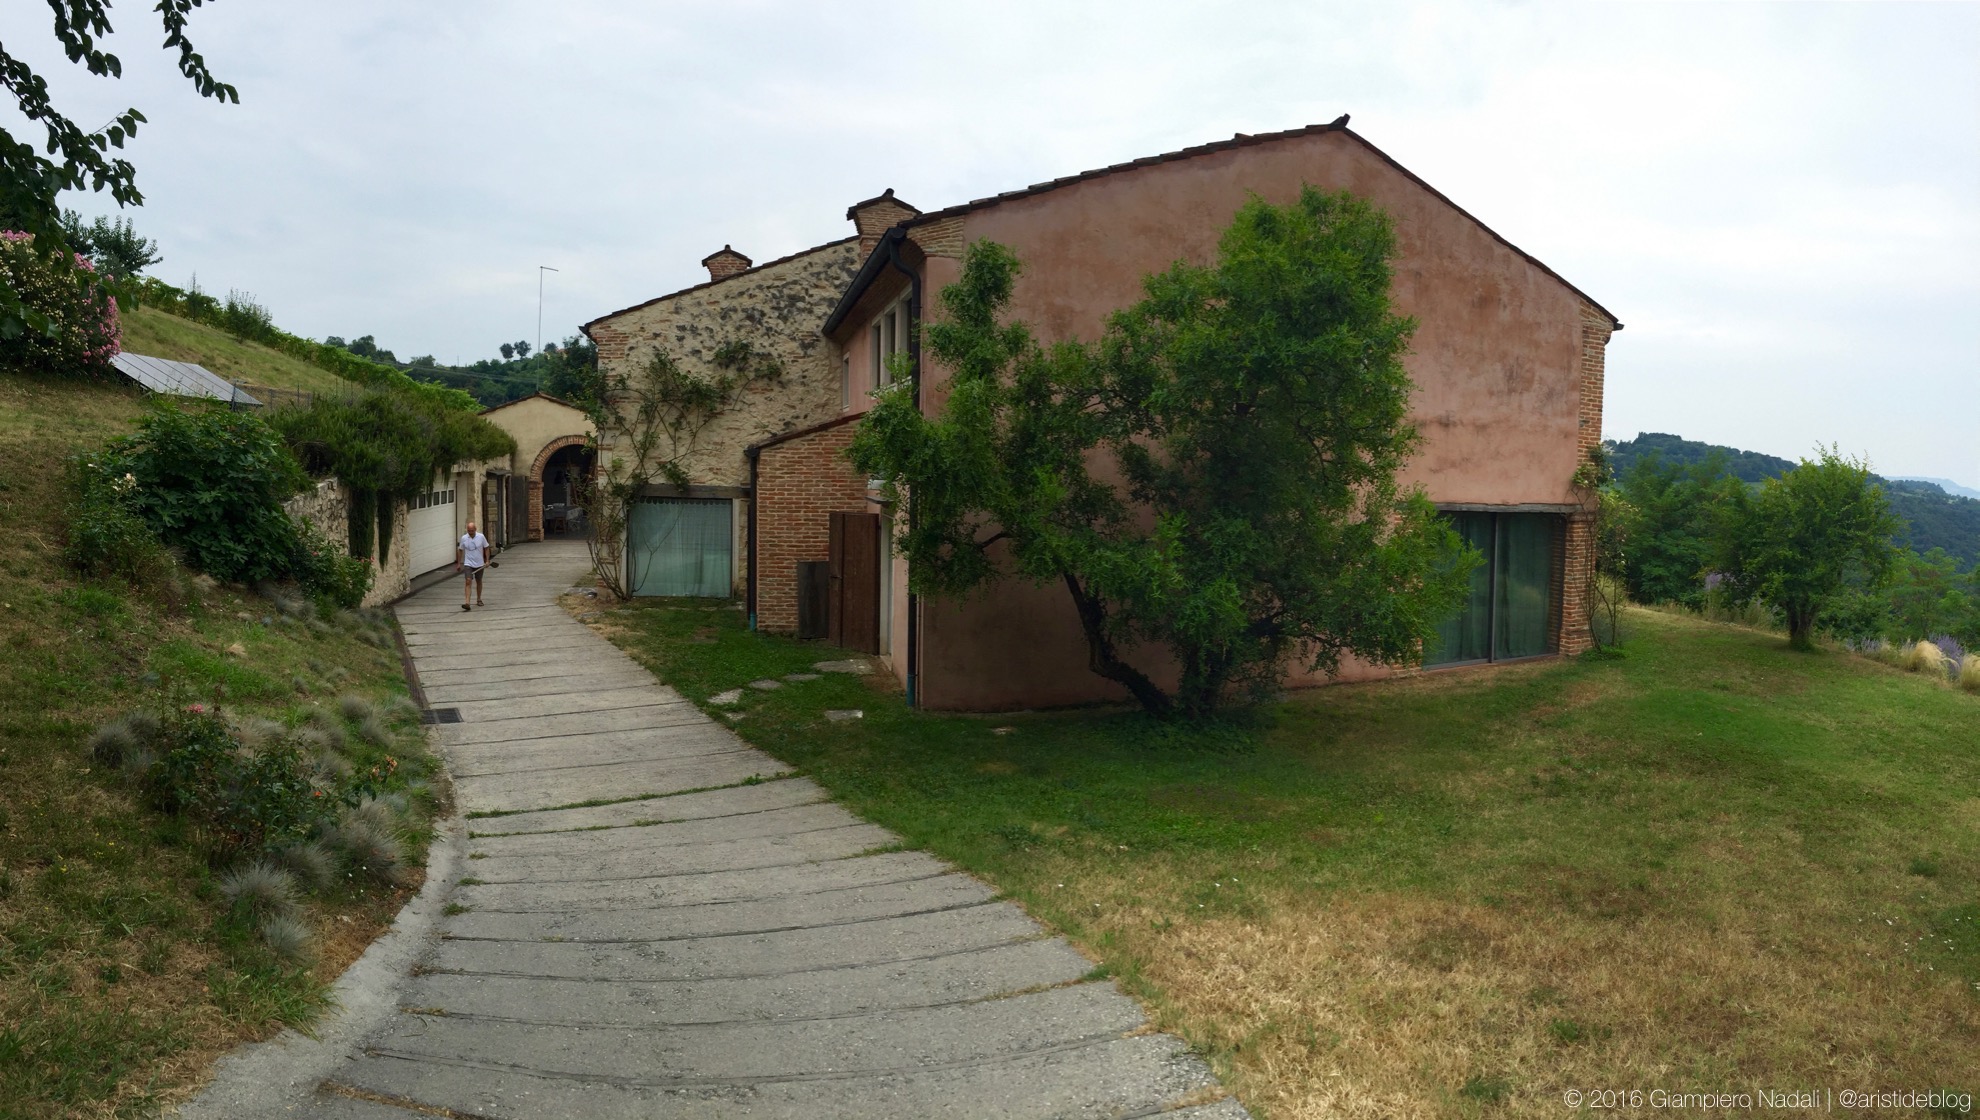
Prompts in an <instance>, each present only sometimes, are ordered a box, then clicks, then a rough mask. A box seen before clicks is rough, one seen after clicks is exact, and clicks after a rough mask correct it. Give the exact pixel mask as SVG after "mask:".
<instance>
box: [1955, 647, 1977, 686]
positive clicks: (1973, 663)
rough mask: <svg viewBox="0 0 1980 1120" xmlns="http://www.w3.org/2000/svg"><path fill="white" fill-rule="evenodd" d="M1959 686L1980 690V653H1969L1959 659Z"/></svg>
mask: <svg viewBox="0 0 1980 1120" xmlns="http://www.w3.org/2000/svg"><path fill="white" fill-rule="evenodd" d="M1959 687H1961V688H1963V689H1965V690H1966V691H1968V692H1980V653H1969V654H1967V655H1966V656H1965V657H1962V658H1960V659H1959Z"/></svg>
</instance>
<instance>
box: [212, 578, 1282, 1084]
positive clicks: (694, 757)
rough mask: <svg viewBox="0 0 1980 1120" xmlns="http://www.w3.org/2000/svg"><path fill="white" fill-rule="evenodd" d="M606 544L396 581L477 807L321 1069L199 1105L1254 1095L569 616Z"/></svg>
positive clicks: (462, 801) (1024, 921)
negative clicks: (480, 589) (478, 598)
mask: <svg viewBox="0 0 1980 1120" xmlns="http://www.w3.org/2000/svg"><path fill="white" fill-rule="evenodd" d="M586 566H587V562H586V555H585V552H584V549H583V546H582V545H581V544H569V543H554V544H539V545H530V546H528V547H526V548H517V549H512V550H510V551H509V552H507V553H505V554H504V556H503V565H502V567H501V568H500V569H499V570H498V571H496V572H494V573H491V574H490V576H489V579H488V583H487V595H488V603H489V605H488V607H487V608H486V609H481V610H475V611H462V610H460V609H459V599H458V598H457V597H456V596H458V595H459V593H460V588H459V587H458V586H457V584H456V583H454V582H452V581H449V582H444V583H441V584H438V585H436V586H434V587H432V588H429V589H427V590H426V591H423V592H421V593H419V594H417V595H415V596H414V597H413V598H411V599H409V600H408V601H406V602H405V603H403V604H401V605H400V606H399V607H398V608H397V614H398V617H399V619H400V625H401V628H402V630H403V632H404V634H405V637H406V646H407V649H408V651H409V652H410V654H411V657H412V660H413V663H414V665H415V667H416V669H417V671H418V673H419V675H420V677H421V680H422V682H423V686H424V689H425V691H426V694H427V700H428V703H429V704H430V705H432V706H435V707H447V708H454V709H457V710H458V711H459V713H460V715H461V722H460V723H451V724H440V725H437V726H436V727H435V728H434V729H433V730H434V734H433V738H434V740H435V742H436V744H437V746H438V748H439V750H440V753H441V754H442V756H443V758H444V759H445V760H446V762H447V764H448V769H449V771H450V773H451V775H452V776H453V779H454V789H455V799H456V801H457V803H458V804H459V806H460V808H461V810H462V812H463V813H464V814H465V815H466V819H465V820H464V821H462V822H460V823H459V824H457V825H455V826H454V829H455V834H458V835H461V836H462V838H461V839H460V840H458V841H456V844H457V846H456V847H454V848H452V849H450V851H451V852H453V853H454V856H455V858H454V859H453V862H452V865H451V870H448V869H440V870H437V871H436V874H438V875H439V876H440V878H439V879H436V881H435V883H434V884H432V885H431V890H430V892H429V893H435V900H434V901H433V902H431V903H429V904H428V908H429V910H430V909H431V908H433V907H434V906H437V901H438V899H439V898H445V899H446V900H447V902H448V905H447V906H446V907H445V913H444V915H441V916H437V917H432V919H431V920H432V928H431V930H430V931H428V932H423V933H422V932H419V931H418V930H414V931H411V933H410V936H412V937H414V938H416V939H418V940H417V941H416V942H415V944H414V948H413V950H412V951H410V952H408V951H406V949H405V948H404V946H403V945H402V946H401V947H400V948H399V952H400V953H401V955H402V956H404V957H405V958H406V960H407V961H408V962H416V965H410V966H408V967H402V968H400V969H399V970H398V971H396V972H392V971H390V970H380V969H374V970H373V971H374V972H377V973H379V976H380V978H379V979H375V980H373V981H372V982H371V991H370V992H369V995H368V997H367V998H359V999H354V1000H353V1002H354V1003H358V1004H369V1005H371V1006H374V1007H376V1008H377V1010H376V1011H374V1012H372V1013H371V1017H370V1018H368V1019H362V1020H358V1019H352V1018H351V1016H348V1015H346V1016H344V1019H351V1021H350V1022H344V1021H343V1020H341V1019H340V1020H339V1021H338V1022H337V1023H333V1024H329V1025H328V1026H327V1027H326V1029H324V1030H323V1031H322V1032H321V1035H322V1037H323V1038H324V1039H325V1040H326V1041H324V1042H321V1043H315V1044H312V1043H310V1042H309V1041H308V1040H300V1041H298V1040H294V1039H291V1040H288V1041H287V1043H286V1045H288V1046H290V1047H291V1051H290V1052H285V1055H284V1057H283V1062H284V1063H286V1064H285V1065H284V1066H283V1068H285V1069H308V1070H311V1071H313V1072H312V1073H311V1074H310V1075H309V1076H308V1077H297V1076H293V1075H290V1076H284V1077H278V1078H273V1079H267V1078H264V1079H263V1080H262V1081H260V1082H256V1081H252V1080H251V1079H246V1075H244V1074H241V1073H230V1072H229V1070H235V1071H239V1070H253V1069H256V1068H260V1067H258V1066H257V1065H256V1063H255V1062H253V1061H241V1062H234V1061H230V1062H229V1063H227V1064H226V1065H224V1066H223V1069H222V1072H221V1075H220V1077H219V1078H218V1079H216V1081H215V1083H214V1085H212V1086H211V1087H209V1089H208V1091H207V1093H206V1094H204V1095H202V1097H201V1098H200V1099H199V1100H198V1101H195V1102H193V1103H192V1104H191V1105H189V1106H187V1112H188V1113H191V1114H195V1115H216V1114H220V1112H224V1114H227V1115H242V1116H264V1115H265V1116H296V1117H311V1118H315V1120H412V1118H413V1117H417V1116H431V1115H445V1116H462V1117H467V1116H473V1117H487V1118H490V1120H521V1118H523V1117H539V1116H558V1117H577V1118H621V1117H623V1118H626V1120H631V1118H633V1117H639V1118H642V1120H643V1118H645V1117H650V1116H669V1117H673V1116H680V1117H709V1118H714V1117H741V1116H749V1117H769V1118H786V1117H788V1118H793V1120H794V1118H797V1117H806V1118H811V1117H826V1118H831V1117H844V1118H852V1117H859V1118H862V1120H864V1118H873V1117H930V1118H945V1117H954V1118H963V1117H968V1118H971V1120H975V1118H985V1117H992V1118H1004V1117H1009V1118H1020V1117H1024V1118H1034V1117H1035V1118H1045V1117H1091V1118H1095V1120H1098V1118H1100V1117H1139V1116H1154V1115H1157V1114H1162V1115H1173V1116H1176V1117H1188V1118H1192V1120H1194V1118H1201V1120H1242V1117H1243V1116H1244V1115H1245V1112H1244V1110H1243V1108H1242V1107H1240V1106H1239V1105H1238V1104H1237V1102H1235V1101H1233V1100H1229V1099H1225V1100H1222V1101H1216V1100H1215V1099H1214V1098H1215V1096H1216V1087H1215V1081H1214V1079H1213V1078H1212V1076H1211V1075H1210V1072H1209V1071H1208V1069H1206V1068H1205V1067H1204V1065H1203V1063H1202V1062H1201V1061H1200V1060H1198V1059H1197V1058H1196V1057H1195V1056H1193V1055H1192V1054H1190V1053H1189V1052H1188V1051H1187V1049H1186V1048H1185V1047H1184V1046H1183V1045H1182V1043H1181V1042H1180V1041H1178V1040H1177V1039H1175V1038H1172V1037H1170V1036H1167V1035H1159V1034H1152V1033H1149V1032H1148V1031H1147V1027H1146V1022H1145V1019H1144V1017H1143V1015H1142V1013H1141V1010H1140V1008H1139V1007H1138V1006H1137V1005H1136V1004H1135V1003H1134V1002H1133V1001H1132V1000H1130V999H1128V998H1127V997H1126V996H1124V995H1122V994H1121V993H1120V992H1119V991H1118V989H1116V988H1115V987H1114V985H1113V984H1112V983H1111V982H1109V981H1105V980H1096V979H1092V978H1091V977H1092V965H1091V963H1090V962H1088V961H1087V960H1086V958H1084V957H1082V956H1081V955H1080V954H1079V953H1078V952H1076V951H1074V950H1073V948H1072V947H1071V946H1070V945H1068V944H1066V942H1065V941H1063V940H1061V939H1058V938H1054V937H1051V936H1049V935H1048V934H1047V933H1046V932H1045V931H1044V930H1043V929H1041V928H1040V927H1039V926H1038V924H1037V923H1035V922H1033V921H1032V920H1031V919H1030V917H1028V916H1027V915H1026V914H1025V913H1024V912H1023V911H1022V910H1020V909H1019V908H1017V907H1016V906H1014V905H1012V904H1010V903H1009V902H1005V901H1001V900H999V899H998V898H997V896H996V893H995V892H994V891H993V890H992V889H991V888H990V887H988V886H986V885H984V884H983V883H982V882H980V881H978V880H976V879H973V878H970V877H969V876H967V875H963V874H961V873H959V872H957V871H955V870H954V869H953V868H950V867H947V866H945V865H944V864H942V863H941V862H940V861H939V860H936V859H934V858H932V857H930V856H929V855H928V854H926V853H924V852H912V851H900V850H898V846H897V845H898V837H896V836H894V835H893V834H892V833H890V832H888V831H887V830H885V829H882V828H879V827H877V826H875V825H873V824H870V823H868V822H865V821H862V820H860V819H859V818H858V817H855V816H854V815H852V814H851V813H849V812H847V811H846V810H845V809H844V808H842V807H840V806H839V805H837V804H835V803H833V802H832V801H831V800H830V799H829V798H827V797H826V796H825V793H824V791H823V790H821V789H819V787H818V786H816V785H815V784H813V783H812V782H810V781H807V780H805V779H803V778H797V777H791V776H788V775H786V774H785V772H784V767H783V765H782V764H781V763H779V762H778V761H777V760H776V759H773V758H771V757H769V756H768V755H765V754H763V753H762V752H760V751H757V750H756V749H754V748H752V747H751V746H749V744H747V743H745V742H743V741H742V740H740V739H738V738H737V737H736V736H735V735H734V734H733V733H732V732H731V731H730V730H729V729H728V728H726V727H724V726H722V725H721V724H720V723H718V722H716V721H715V720H712V719H710V718H709V717H708V716H706V715H704V714H703V713H702V712H701V711H700V710H698V709H697V708H695V707H694V706H693V705H691V704H689V703H687V702H686V701H685V700H684V699H683V698H682V697H681V696H679V695H678V694H677V693H675V692H674V691H673V690H672V689H669V688H668V687H667V686H666V685H665V684H664V683H662V682H660V681H658V680H655V679H654V678H653V677H652V675H651V674H650V673H648V672H647V671H646V670H645V669H644V668H642V667H641V666H640V665H639V664H638V663H637V662H635V661H633V660H632V659H631V658H629V657H627V656H625V654H623V653H622V652H620V651H619V650H617V649H616V648H614V647H613V646H611V645H610V644H609V643H607V642H605V641H604V640H603V639H600V638H598V637H597V636H596V635H594V634H592V633H591V631H590V630H589V629H587V628H586V627H584V626H583V625H581V624H580V623H578V622H576V621H574V620H572V619H571V618H569V617H568V616H567V615H566V614H565V613H564V612H563V611H562V610H561V609H560V608H558V607H557V606H556V596H557V595H558V594H560V593H562V592H563V591H565V590H566V589H568V588H569V587H571V585H572V584H573V583H574V582H575V581H576V580H577V579H579V578H581V577H582V575H583V574H584V571H585V568H586ZM737 683H738V684H742V683H746V682H737ZM436 867H438V865H436ZM436 892H437V893H436ZM381 944H384V943H383V942H381ZM354 971H355V970H354ZM263 1045H270V1044H263ZM310 1045H316V1046H318V1047H319V1049H320V1051H321V1052H318V1053H312V1054H302V1055H301V1056H300V1057H298V1055H297V1053H296V1052H294V1048H295V1047H296V1046H302V1047H304V1048H305V1049H306V1048H307V1047H308V1046H310ZM254 1049H255V1048H246V1050H247V1051H253V1050H254ZM266 1064H267V1063H266V1062H263V1063H261V1066H266ZM1206 1097H1208V1098H1211V1099H1212V1101H1213V1103H1208V1104H1204V1103H1199V1102H1202V1101H1204V1100H1205V1098H1206ZM221 1102H224V1107H223V1108H221V1110H220V1112H216V1111H215V1109H216V1107H219V1105H220V1104H221ZM202 1108H204V1109H205V1111H204V1112H201V1109H202Z"/></svg>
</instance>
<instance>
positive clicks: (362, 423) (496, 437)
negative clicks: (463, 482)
mask: <svg viewBox="0 0 1980 1120" xmlns="http://www.w3.org/2000/svg"><path fill="white" fill-rule="evenodd" d="M269 421H270V423H272V424H273V425H274V426H275V428H276V430H277V431H279V432H280V433H281V434H282V438H283V439H284V440H285V441H287V443H288V445H289V447H290V448H292V449H293V450H294V451H295V453H296V456H297V458H298V459H300V460H301V461H302V464H303V466H304V467H305V468H306V469H307V470H308V471H309V472H310V473H311V474H313V475H317V476H325V475H335V476H336V477H338V478H340V479H342V480H343V481H344V482H345V483H346V484H347V485H349V486H352V487H355V488H357V489H359V490H372V491H378V492H381V493H384V494H387V495H391V496H395V497H399V498H409V497H411V496H413V495H415V494H419V493H421V492H423V491H425V490H427V489H428V488H429V487H430V486H431V485H432V482H433V477H434V476H435V475H436V474H439V473H441V472H444V471H449V470H452V469H453V468H454V466H455V465H456V464H459V463H464V462H472V461H476V460H481V459H493V458H495V457H497V456H499V455H508V454H512V453H513V452H514V451H515V449H516V443H515V440H514V439H513V438H512V437H511V436H510V435H509V434H508V433H507V432H504V431H503V430H502V429H500V428H498V427H496V426H495V425H493V424H490V423H489V422H488V421H486V420H484V419H482V418H481V417H480V416H477V415H475V414H474V413H472V412H465V411H462V410H460V409H456V408H450V407H448V406H447V403H446V401H445V400H444V399H443V398H441V397H440V396H439V395H438V394H437V393H434V392H432V391H430V390H429V391H427V392H415V391H408V390H402V389H379V390H372V391H370V392H366V393H364V394H361V395H359V396H357V397H355V398H351V399H348V400H344V399H333V398H329V397H317V398H316V399H314V400H312V401H311V402H310V403H309V405H308V407H305V408H288V409H281V410H279V411H276V412H274V413H272V414H271V415H270V417H269Z"/></svg>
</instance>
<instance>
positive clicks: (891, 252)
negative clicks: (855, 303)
mask: <svg viewBox="0 0 1980 1120" xmlns="http://www.w3.org/2000/svg"><path fill="white" fill-rule="evenodd" d="M906 238H907V231H906V230H903V229H902V228H900V227H899V226H896V227H894V228H893V229H890V230H888V231H887V232H886V234H885V235H883V236H882V238H881V241H880V244H879V246H877V248H880V249H884V250H886V253H887V263H888V264H889V265H891V266H892V267H893V268H894V269H895V270H896V271H898V272H899V273H900V274H901V275H903V276H905V277H907V279H908V377H909V378H910V380H909V382H908V385H909V388H910V390H911V392H912V393H913V400H914V410H915V411H916V412H920V411H921V331H920V329H919V328H920V327H921V276H920V275H919V274H918V273H916V272H915V271H914V270H913V269H911V268H909V267H907V266H906V265H904V264H902V263H901V242H902V241H904V240H906ZM878 255H879V254H877V253H876V254H875V256H876V257H877V256H878ZM860 271H861V272H862V273H864V272H865V271H866V270H865V269H861V270H860ZM875 271H878V270H877V269H876V270H875ZM868 279H870V278H868ZM860 286H861V287H864V285H860ZM851 291H852V289H850V288H849V289H847V292H848V294H849V295H850V293H851ZM839 302H840V306H839V308H838V309H837V310H835V311H833V312H832V319H833V320H839V319H843V318H844V315H845V313H846V312H849V311H851V310H852V306H851V304H850V303H849V302H847V301H846V300H844V299H842V300H840V301H839ZM832 325H834V324H833V323H828V324H827V329H828V330H829V329H830V328H831V326H832ZM914 503H915V495H914V491H913V490H909V491H908V508H907V518H908V529H909V531H913V529H914ZM752 555H753V553H752ZM911 574H912V573H910V575H911ZM920 683H921V596H919V595H916V594H915V593H914V584H913V581H912V579H910V581H909V584H908V596H907V702H908V707H909V708H915V707H919V706H920V699H921V697H920V690H919V686H920Z"/></svg>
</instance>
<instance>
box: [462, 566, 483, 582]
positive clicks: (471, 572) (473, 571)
mask: <svg viewBox="0 0 1980 1120" xmlns="http://www.w3.org/2000/svg"><path fill="white" fill-rule="evenodd" d="M487 570H488V566H487V565H485V564H484V565H482V566H481V567H479V568H463V569H462V570H461V571H462V574H463V575H465V576H466V577H467V578H468V579H471V580H473V581H475V582H476V583H480V582H481V573H483V572H485V571H487Z"/></svg>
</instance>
